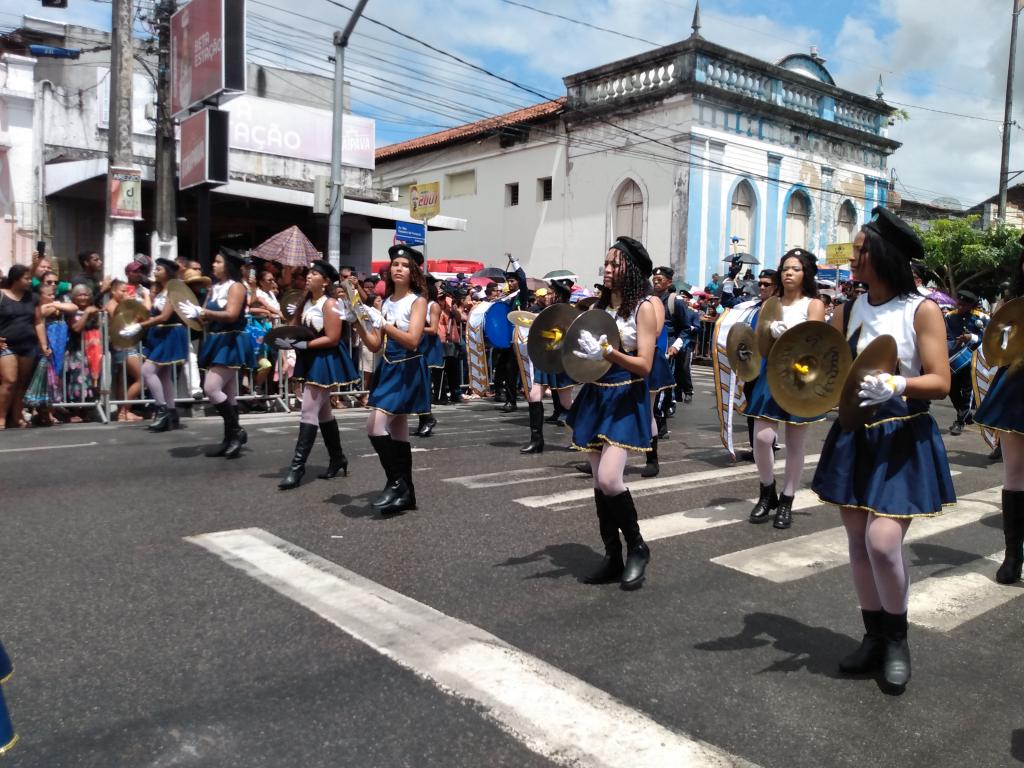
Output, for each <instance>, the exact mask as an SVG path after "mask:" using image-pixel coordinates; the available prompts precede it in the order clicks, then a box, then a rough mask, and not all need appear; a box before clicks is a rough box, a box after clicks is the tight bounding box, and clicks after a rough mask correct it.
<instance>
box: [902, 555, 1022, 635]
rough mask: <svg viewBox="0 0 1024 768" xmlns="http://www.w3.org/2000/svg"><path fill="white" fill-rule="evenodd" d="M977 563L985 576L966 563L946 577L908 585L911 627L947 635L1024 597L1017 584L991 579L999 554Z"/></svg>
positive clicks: (974, 565)
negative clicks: (1002, 582) (964, 624)
mask: <svg viewBox="0 0 1024 768" xmlns="http://www.w3.org/2000/svg"><path fill="white" fill-rule="evenodd" d="M980 562H981V565H982V566H983V567H984V568H985V571H984V572H978V571H977V570H973V569H974V568H977V567H978V564H977V563H976V562H975V563H969V564H968V565H966V566H964V567H962V568H956V569H954V572H953V573H951V574H949V575H941V576H933V577H932V578H929V579H924V580H923V581H920V582H918V583H916V584H913V585H911V587H910V606H909V607H908V609H907V618H908V619H909V620H910V621H911V623H913V624H917V625H919V626H922V627H928V628H929V629H935V630H938V631H940V632H949V631H950V630H952V629H956V628H957V627H958V626H960V625H961V624H963V623H965V622H968V621H970V620H971V619H976V618H978V617H979V616H981V615H982V614H983V613H987V612H988V611H991V610H992V609H993V608H998V607H999V606H1001V605H1004V604H1005V603H1008V602H1010V601H1011V600H1014V599H1016V598H1018V597H1020V596H1021V595H1024V589H1022V587H1021V585H1020V584H1015V585H1005V584H1000V583H999V582H997V581H996V580H995V579H994V578H993V575H994V573H995V570H996V566H995V564H996V563H1001V562H1003V553H1002V551H999V552H995V553H993V554H991V555H988V556H987V557H983V558H980ZM965 569H970V570H965Z"/></svg>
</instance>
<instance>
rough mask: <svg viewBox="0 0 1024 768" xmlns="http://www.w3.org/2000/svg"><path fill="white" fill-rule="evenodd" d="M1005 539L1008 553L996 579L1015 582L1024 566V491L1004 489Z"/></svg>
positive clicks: (1003, 581) (997, 572)
mask: <svg viewBox="0 0 1024 768" xmlns="http://www.w3.org/2000/svg"><path fill="white" fill-rule="evenodd" d="M1003 540H1004V541H1005V542H1006V553H1005V554H1004V555H1003V563H1002V565H1000V566H999V570H998V571H996V581H998V582H999V583H1000V584H1015V583H1017V582H1018V581H1020V575H1021V567H1022V566H1024V491H1008V490H1006V489H1005V488H1004V489H1003Z"/></svg>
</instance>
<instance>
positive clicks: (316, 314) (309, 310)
mask: <svg viewBox="0 0 1024 768" xmlns="http://www.w3.org/2000/svg"><path fill="white" fill-rule="evenodd" d="M326 303H327V295H326V294H324V295H323V296H321V297H320V298H319V300H317V301H316V302H314V301H312V300H310V301H307V302H306V304H305V306H304V307H303V308H302V324H303V325H305V326H306V327H307V328H312V329H313V330H314V331H316V332H317V333H323V330H324V304H326Z"/></svg>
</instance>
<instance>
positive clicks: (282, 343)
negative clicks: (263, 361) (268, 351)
mask: <svg viewBox="0 0 1024 768" xmlns="http://www.w3.org/2000/svg"><path fill="white" fill-rule="evenodd" d="M293 343H294V342H293V341H292V340H291V339H274V346H275V347H277V348H278V349H291V348H292V344H293Z"/></svg>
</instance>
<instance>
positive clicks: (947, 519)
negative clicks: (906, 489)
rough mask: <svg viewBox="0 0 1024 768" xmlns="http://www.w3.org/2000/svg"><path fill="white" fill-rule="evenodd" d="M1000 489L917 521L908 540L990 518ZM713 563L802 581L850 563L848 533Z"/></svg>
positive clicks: (832, 531) (800, 539) (812, 536)
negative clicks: (993, 498) (995, 492)
mask: <svg viewBox="0 0 1024 768" xmlns="http://www.w3.org/2000/svg"><path fill="white" fill-rule="evenodd" d="M998 490H999V487H997V488H995V489H987V490H985V491H980V492H979V493H977V494H968V495H967V496H964V497H963V498H961V499H960V501H959V503H958V504H957V505H956V507H954V508H952V509H950V510H948V511H947V512H946V513H945V514H943V515H940V516H939V517H925V518H921V519H919V520H915V521H914V523H913V524H912V525H911V526H910V530H909V531H908V532H907V538H906V541H907V542H908V543H910V542H913V541H918V540H919V539H922V538H924V537H926V536H935V535H937V534H940V533H944V532H945V531H951V530H953V529H954V528H959V527H960V526H963V525H970V524H971V523H976V522H978V521H979V520H981V519H982V518H983V517H988V516H989V515H991V514H993V513H994V512H995V511H996V508H995V507H994V506H993V504H992V502H991V501H989V500H988V499H991V496H992V493H993V491H998ZM711 562H713V563H717V564H718V565H722V566H725V567H726V568H731V569H733V570H734V571H739V572H740V573H745V574H747V575H749V576H756V577H758V578H762V579H767V580H768V581H772V582H775V583H777V584H784V583H786V582H790V581H798V580H799V579H804V578H807V577H808V576H813V575H814V574H816V573H822V572H823V571H827V570H829V569H832V568H836V567H838V566H840V565H845V564H846V563H847V562H849V554H848V551H847V543H846V531H845V529H844V528H843V527H842V526H838V527H836V528H827V529H825V530H823V531H817V532H816V533H809V534H807V535H805V536H797V537H795V538H791V539H785V540H784V541H774V542H771V543H768V544H762V545H761V546H758V547H752V548H750V549H744V550H741V551H739V552H731V553H729V554H727V555H720V556H718V557H713V558H711Z"/></svg>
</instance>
